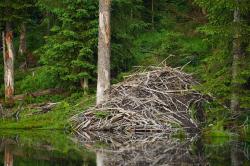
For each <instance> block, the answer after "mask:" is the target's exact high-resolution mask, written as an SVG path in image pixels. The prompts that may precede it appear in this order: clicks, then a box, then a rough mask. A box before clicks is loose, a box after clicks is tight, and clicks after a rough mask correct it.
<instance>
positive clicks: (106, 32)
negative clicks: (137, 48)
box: [96, 0, 111, 104]
mask: <svg viewBox="0 0 250 166" xmlns="http://www.w3.org/2000/svg"><path fill="white" fill-rule="evenodd" d="M110 6H111V0H99V39H98V80H97V94H96V98H97V99H96V104H101V103H102V102H103V101H104V100H105V98H106V97H107V96H105V91H107V90H108V89H109V88H110Z"/></svg>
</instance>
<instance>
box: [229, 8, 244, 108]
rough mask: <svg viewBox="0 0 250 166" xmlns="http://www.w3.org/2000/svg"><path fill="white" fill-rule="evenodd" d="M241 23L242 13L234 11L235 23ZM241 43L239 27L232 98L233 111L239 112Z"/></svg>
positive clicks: (235, 50)
mask: <svg viewBox="0 0 250 166" xmlns="http://www.w3.org/2000/svg"><path fill="white" fill-rule="evenodd" d="M239 22H240V12H239V9H235V11H234V23H236V24H238V23H239ZM241 56H242V55H241V42H240V33H239V29H238V27H237V30H236V32H235V36H234V41H233V64H232V97H231V110H232V111H238V110H239V108H240V102H239V88H240V85H239V83H237V77H238V74H239V62H240V58H241Z"/></svg>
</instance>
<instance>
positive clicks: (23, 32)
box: [18, 23, 27, 55]
mask: <svg viewBox="0 0 250 166" xmlns="http://www.w3.org/2000/svg"><path fill="white" fill-rule="evenodd" d="M18 52H19V54H20V55H23V54H26V52H27V45H26V25H25V23H22V25H21V30H20V43H19V50H18Z"/></svg>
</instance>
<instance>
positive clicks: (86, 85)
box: [80, 77, 89, 95]
mask: <svg viewBox="0 0 250 166" xmlns="http://www.w3.org/2000/svg"><path fill="white" fill-rule="evenodd" d="M80 84H81V87H82V89H83V91H84V94H85V95H86V94H88V90H89V79H88V78H87V77H85V78H84V79H81V80H80Z"/></svg>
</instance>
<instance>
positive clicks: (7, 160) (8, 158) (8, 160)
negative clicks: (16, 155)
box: [4, 147, 13, 166]
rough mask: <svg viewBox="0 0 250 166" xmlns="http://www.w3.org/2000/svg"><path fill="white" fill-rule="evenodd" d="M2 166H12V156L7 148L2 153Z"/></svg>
mask: <svg viewBox="0 0 250 166" xmlns="http://www.w3.org/2000/svg"><path fill="white" fill-rule="evenodd" d="M4 166H13V154H12V153H11V151H10V149H9V148H8V147H5V151H4Z"/></svg>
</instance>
